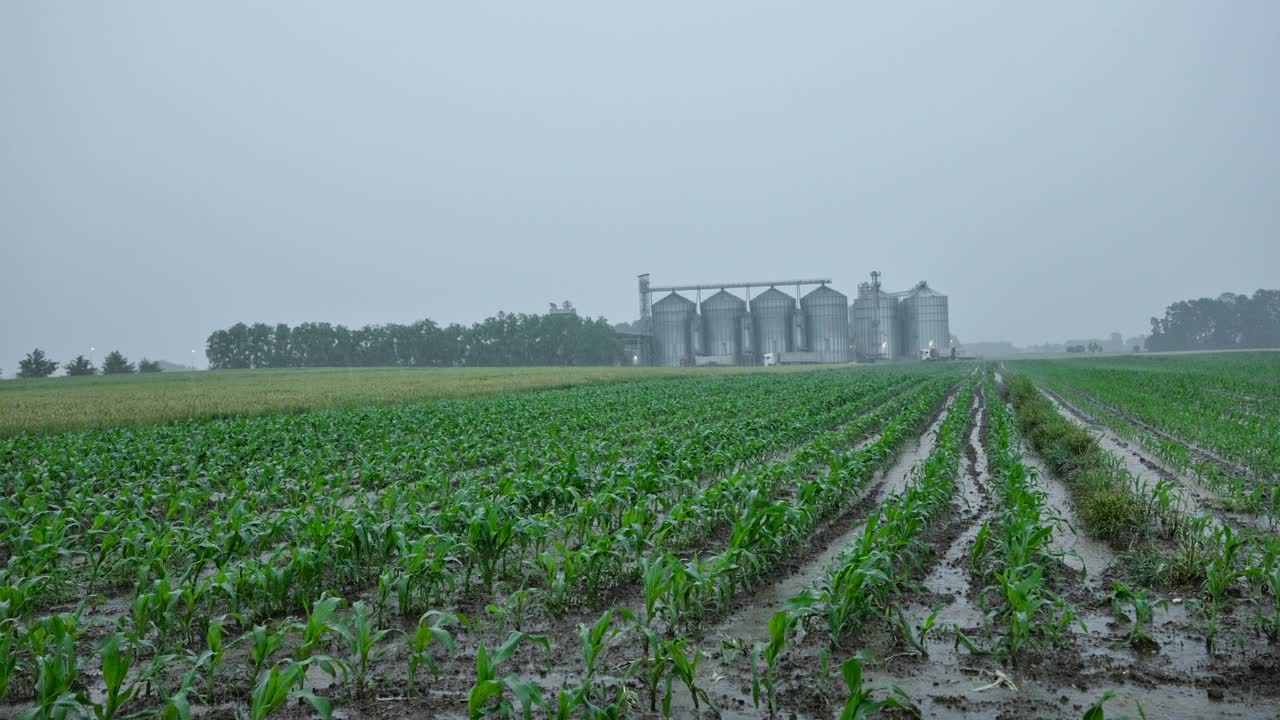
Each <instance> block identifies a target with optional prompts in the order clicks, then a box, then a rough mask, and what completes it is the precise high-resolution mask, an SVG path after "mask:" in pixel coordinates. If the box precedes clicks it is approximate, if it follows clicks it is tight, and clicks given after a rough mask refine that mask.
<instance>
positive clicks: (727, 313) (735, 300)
mask: <svg viewBox="0 0 1280 720" xmlns="http://www.w3.org/2000/svg"><path fill="white" fill-rule="evenodd" d="M746 313H747V304H746V303H745V302H743V300H742V298H740V297H737V296H735V295H731V294H729V293H727V292H725V291H724V290H721V291H720V292H718V293H716V294H715V295H712V296H711V297H709V298H707V299H706V300H703V301H702V321H703V327H704V335H703V338H702V339H703V343H702V350H703V354H704V355H714V356H717V357H726V358H730V359H727V360H723V361H721V362H722V363H726V364H727V363H733V364H736V363H737V362H738V355H739V353H741V352H742V346H741V344H740V338H739V337H738V334H739V328H740V326H741V324H742V316H743V315H745V314H746Z"/></svg>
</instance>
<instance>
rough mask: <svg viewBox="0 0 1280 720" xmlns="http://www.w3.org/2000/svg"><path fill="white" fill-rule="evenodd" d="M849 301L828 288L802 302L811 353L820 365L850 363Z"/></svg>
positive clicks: (811, 294)
mask: <svg viewBox="0 0 1280 720" xmlns="http://www.w3.org/2000/svg"><path fill="white" fill-rule="evenodd" d="M848 302H849V298H848V297H846V296H845V294H844V293H842V292H839V291H837V290H833V289H832V288H829V287H827V286H826V285H822V286H820V287H818V288H816V289H814V290H813V291H811V292H810V293H809V294H808V295H805V296H804V297H803V298H801V299H800V307H801V309H802V310H804V316H805V334H806V336H807V338H808V346H809V351H810V352H814V353H817V355H818V362H824V363H842V362H849V321H848V316H847V315H846V313H847V312H848V311H847V310H846V308H847V307H848Z"/></svg>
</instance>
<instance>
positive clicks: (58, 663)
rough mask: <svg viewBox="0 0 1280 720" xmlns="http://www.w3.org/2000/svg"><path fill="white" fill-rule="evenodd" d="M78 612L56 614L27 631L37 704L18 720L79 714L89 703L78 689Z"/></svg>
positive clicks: (37, 719)
mask: <svg viewBox="0 0 1280 720" xmlns="http://www.w3.org/2000/svg"><path fill="white" fill-rule="evenodd" d="M78 624H79V613H78V611H77V613H76V614H65V613H64V614H61V615H53V616H51V617H48V618H45V619H43V620H41V621H39V622H38V623H37V624H36V625H35V626H33V627H32V628H31V630H30V631H28V634H27V638H26V641H27V646H28V650H29V652H30V655H31V657H32V666H33V674H34V675H35V702H34V707H32V708H31V709H30V710H28V711H26V712H24V713H21V714H19V715H18V718H19V720H52V719H54V718H64V717H77V716H79V715H80V714H82V712H83V708H84V706H85V705H86V704H87V700H86V698H84V696H83V695H81V694H79V693H77V692H76V691H75V688H76V683H77V681H78V680H79V678H80V665H79V661H78V658H77V657H76V638H77V637H79V629H78V628H77V625H78Z"/></svg>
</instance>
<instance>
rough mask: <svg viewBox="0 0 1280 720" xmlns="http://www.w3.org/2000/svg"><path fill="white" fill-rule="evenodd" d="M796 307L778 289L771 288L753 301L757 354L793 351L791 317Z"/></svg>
mask: <svg viewBox="0 0 1280 720" xmlns="http://www.w3.org/2000/svg"><path fill="white" fill-rule="evenodd" d="M795 307H796V301H795V300H794V299H793V298H792V297H791V296H790V295H788V294H786V293H784V292H782V291H781V290H778V289H777V288H769V289H768V290H765V291H764V292H762V293H760V294H759V295H757V296H755V297H754V298H752V299H751V316H752V317H753V318H755V338H754V339H755V345H756V347H755V350H756V352H757V353H760V354H764V353H782V352H788V351H789V350H791V349H792V348H791V333H792V328H791V316H792V314H793V313H794V312H795Z"/></svg>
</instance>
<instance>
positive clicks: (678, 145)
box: [0, 0, 1280, 375]
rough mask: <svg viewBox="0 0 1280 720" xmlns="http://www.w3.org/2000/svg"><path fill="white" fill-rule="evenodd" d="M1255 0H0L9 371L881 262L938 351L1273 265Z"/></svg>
mask: <svg viewBox="0 0 1280 720" xmlns="http://www.w3.org/2000/svg"><path fill="white" fill-rule="evenodd" d="M1278 129H1280V3H1277V2H1274V1H1273V0H1260V1H1259V2H1228V3H1214V2H1192V3H1184V2H1169V1H1168V0H1159V1H1156V2H1119V3H1117V2H1073V3H1052V4H1050V3H1033V2H1005V3H972V2H965V3H956V2H943V3H914V2H913V3H899V2H884V3H879V4H876V5H869V4H863V3H851V2H833V3H781V2H769V3H750V2H741V1H734V2H716V3H713V2H696V3H691V2H671V3H626V4H622V3H608V2H581V3H542V2H538V3H534V2H519V3H508V4H499V3H470V2H465V3H459V2H447V3H446V2H439V3H425V2H405V3H391V2H379V3H336V4H335V3H320V2H297V3H285V2H271V3H259V2H218V3H203V4H200V5H199V6H197V4H195V3H169V2H150V3H136V2H110V3H96V2H84V3H52V2H43V1H41V2H34V1H33V2H25V1H22V0H8V1H7V2H4V3H3V4H0V251H2V252H0V367H2V368H4V372H5V374H6V375H9V374H11V373H12V372H13V369H14V368H15V367H16V366H17V361H18V359H20V358H21V356H22V355H23V354H24V353H25V352H26V351H27V350H29V349H31V348H32V347H34V346H40V347H42V348H45V349H46V350H48V351H49V352H50V353H51V354H52V355H53V356H54V357H55V359H58V360H66V359H68V358H69V357H71V356H72V355H74V354H76V353H77V352H85V353H87V352H88V348H89V346H90V345H93V346H96V347H97V348H98V349H99V350H98V354H97V355H98V359H100V358H101V355H102V352H103V349H105V348H116V347H118V348H119V349H121V350H122V351H123V352H124V353H125V354H126V355H129V356H130V357H131V358H133V359H137V357H139V356H142V355H146V356H149V357H152V358H164V359H169V360H174V361H178V362H185V361H187V360H188V359H189V356H190V352H189V351H190V350H191V349H192V348H195V349H197V351H198V354H199V356H200V360H201V362H202V363H203V359H204V358H203V348H204V339H205V337H206V336H207V335H208V333H209V332H210V331H211V330H214V329H216V328H221V327H225V326H227V325H230V324H232V323H234V322H236V321H240V320H243V321H246V322H253V321H265V322H273V323H274V322H288V323H297V322H302V321H306V320H328V321H332V322H341V323H345V324H348V325H352V326H357V325H362V324H365V323H378V322H409V321H412V320H414V319H417V318H421V317H431V318H434V319H436V320H438V321H441V322H449V321H460V322H471V321H475V320H478V319H482V318H483V317H485V316H487V315H491V314H493V313H495V312H496V311H498V310H499V309H505V310H509V311H530V312H534V311H542V310H543V309H545V307H546V303H547V302H548V301H552V300H556V301H558V300H562V299H565V298H569V299H571V300H573V301H574V302H575V304H577V305H578V306H579V307H580V308H581V309H582V310H583V311H584V312H586V313H589V314H591V315H605V316H606V317H608V318H609V319H610V320H614V321H617V320H631V319H633V318H634V317H635V315H636V293H635V276H636V275H637V274H638V273H641V272H651V273H653V277H654V282H655V283H675V282H701V281H707V282H719V281H722V280H726V279H727V280H735V279H769V278H768V277H765V276H782V277H790V276H815V275H826V276H830V277H832V278H834V279H835V287H836V288H837V289H840V290H842V291H844V292H845V293H846V294H849V295H852V294H853V293H854V292H855V291H856V285H857V283H858V282H859V281H860V280H862V279H864V276H865V275H866V274H867V273H868V272H870V271H871V270H873V269H879V270H881V271H882V272H883V273H884V277H885V283H886V285H888V286H889V287H890V288H891V289H898V288H905V287H907V286H908V285H910V284H912V283H914V282H915V281H917V280H920V279H927V280H928V281H929V282H930V284H932V285H934V286H935V287H936V288H938V289H939V290H941V291H943V292H945V293H947V294H949V295H950V298H951V300H950V302H951V327H952V331H953V332H954V333H956V334H957V335H959V336H960V338H961V339H962V340H966V341H976V340H998V339H1007V340H1011V341H1014V342H1017V343H1020V344H1024V343H1032V342H1042V341H1045V340H1055V341H1060V340H1062V339H1064V338H1066V337H1068V336H1071V337H1075V336H1092V335H1101V334H1104V333H1106V332H1109V331H1111V330H1118V331H1121V332H1124V333H1125V334H1126V335H1127V334H1132V333H1138V332H1143V331H1145V330H1146V329H1147V318H1148V317H1150V316H1151V315H1153V314H1160V313H1161V312H1162V310H1163V308H1164V306H1165V305H1167V304H1168V303H1169V302H1171V301H1173V300H1177V299H1182V298H1186V297H1195V296H1204V295H1217V294H1218V293H1220V292H1222V291H1226V290H1231V291H1237V292H1252V291H1253V290H1254V289H1256V288H1258V287H1272V288H1274V287H1277V286H1280V278H1278V277H1277V275H1278V272H1277V271H1278V270H1280V143H1278V141H1277V132H1278Z"/></svg>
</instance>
